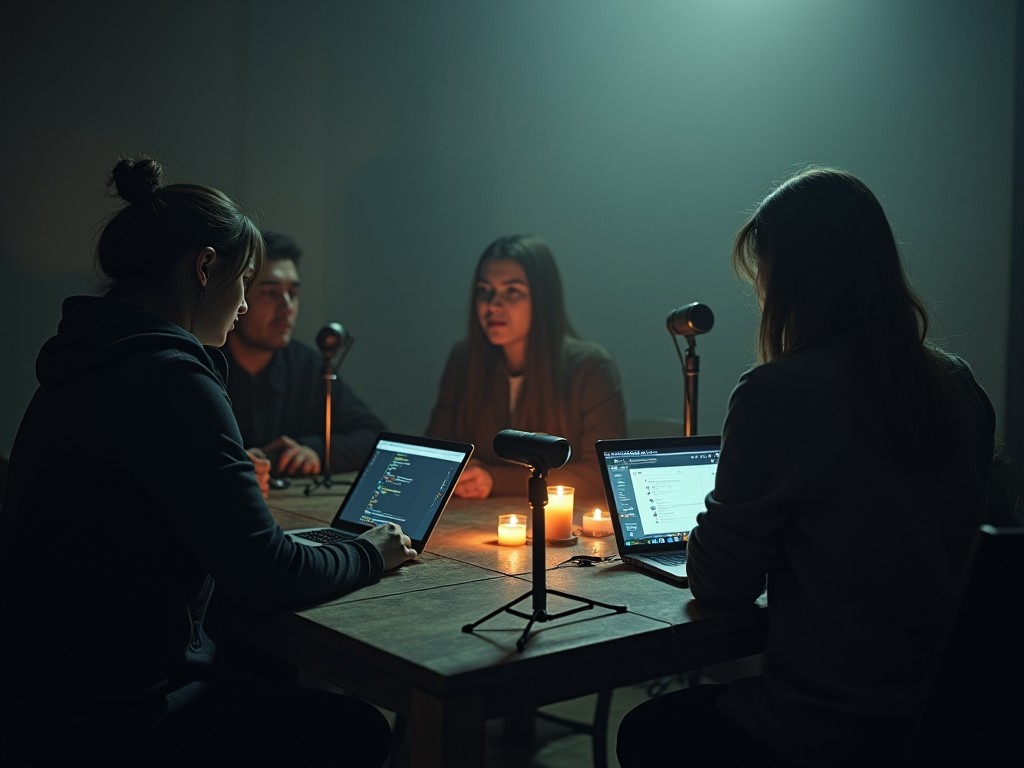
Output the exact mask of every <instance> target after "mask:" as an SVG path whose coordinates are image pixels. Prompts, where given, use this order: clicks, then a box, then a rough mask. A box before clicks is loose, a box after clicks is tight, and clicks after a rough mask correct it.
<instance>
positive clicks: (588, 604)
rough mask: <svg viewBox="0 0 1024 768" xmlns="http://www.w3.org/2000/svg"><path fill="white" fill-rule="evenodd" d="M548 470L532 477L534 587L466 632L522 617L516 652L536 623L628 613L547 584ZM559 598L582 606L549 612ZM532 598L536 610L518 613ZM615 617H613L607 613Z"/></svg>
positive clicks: (536, 470) (537, 471)
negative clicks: (551, 599) (497, 619)
mask: <svg viewBox="0 0 1024 768" xmlns="http://www.w3.org/2000/svg"><path fill="white" fill-rule="evenodd" d="M546 474H547V470H546V469H545V468H544V467H540V466H537V467H534V468H533V475H532V476H531V477H530V487H529V494H530V508H531V509H532V510H533V586H532V588H531V589H530V591H529V592H527V593H526V594H525V595H523V596H522V597H519V598H516V599H515V600H513V601H512V602H510V603H507V604H506V605H503V606H501V607H500V608H497V609H496V610H493V611H491V612H490V613H489V614H487V615H486V616H484V617H483V618H482V619H477V620H476V621H474V622H473V623H472V624H466V625H465V626H464V627H463V628H462V631H463V632H472V631H473V630H474V629H476V628H477V627H478V626H480V625H481V624H483V623H484V622H485V621H487V620H488V619H490V618H492V617H494V616H497V615H498V614H499V613H502V612H504V613H511V614H512V615H514V616H519V617H521V618H524V619H529V621H528V622H527V624H526V628H525V629H524V630H523V634H522V635H520V636H519V639H518V640H517V641H516V650H517V651H522V650H523V648H525V647H526V641H527V639H529V635H530V630H531V629H532V628H533V625H534V624H535V623H536V622H545V621H554V620H555V619H560V618H562V617H563V616H571V615H572V614H574V613H579V612H580V611H588V610H590V609H591V608H594V607H595V606H600V607H601V608H608V609H609V610H612V611H614V612H615V613H624V612H625V611H626V609H627V608H626V606H625V605H609V604H608V603H601V602H598V601H597V600H588V599H587V598H583V597H577V596H576V595H570V594H568V593H566V592H559V591H558V590H556V589H548V588H547V586H546V585H545V580H544V574H545V569H544V564H545V563H544V506H545V505H546V504H547V503H548V489H547V480H546V479H545V476H546ZM548 595H558V596H559V597H565V598H568V599H569V600H575V601H577V602H579V603H582V605H580V606H577V607H576V608H570V609H568V610H565V611H561V612H559V613H548V610H547V596H548ZM528 597H532V598H533V611H532V613H525V612H523V611H519V610H516V609H515V608H514V607H513V606H516V605H518V604H519V603H521V602H522V601H523V600H525V599H526V598H528ZM606 615H611V614H606Z"/></svg>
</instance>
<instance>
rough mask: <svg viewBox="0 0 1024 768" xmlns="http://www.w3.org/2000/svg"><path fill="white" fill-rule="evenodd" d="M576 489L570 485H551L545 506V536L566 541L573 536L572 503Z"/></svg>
mask: <svg viewBox="0 0 1024 768" xmlns="http://www.w3.org/2000/svg"><path fill="white" fill-rule="evenodd" d="M575 495H576V489H575V488H573V487H572V486H570V485H549V486H548V505H547V506H546V507H545V508H544V538H546V539H548V540H549V541H564V540H565V539H569V538H572V505H573V501H574V500H575Z"/></svg>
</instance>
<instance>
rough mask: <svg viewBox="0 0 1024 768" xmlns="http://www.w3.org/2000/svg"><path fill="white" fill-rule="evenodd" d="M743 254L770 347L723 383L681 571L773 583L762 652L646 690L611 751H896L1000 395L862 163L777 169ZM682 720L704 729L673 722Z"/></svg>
mask: <svg viewBox="0 0 1024 768" xmlns="http://www.w3.org/2000/svg"><path fill="white" fill-rule="evenodd" d="M733 265H734V267H735V268H736V271H737V272H738V274H740V275H741V276H743V277H745V278H746V279H748V280H749V281H750V282H751V283H752V285H753V288H754V293H755V295H756V297H757V299H758V302H759V303H760V305H761V309H762V314H761V325H760V333H759V352H760V355H759V356H760V359H761V361H762V364H760V365H758V366H756V367H755V368H753V369H752V370H750V371H748V372H747V373H745V374H744V375H743V376H742V377H741V378H740V380H739V383H738V384H737V385H736V388H735V389H734V390H733V393H732V396H731V398H730V401H729V407H728V411H727V414H726V418H725V425H724V427H723V433H722V452H721V457H720V461H719V465H718V471H717V475H716V478H715V487H714V490H713V491H712V492H711V493H710V494H709V495H708V497H707V511H706V512H702V513H701V514H700V515H698V517H697V523H698V524H697V526H696V527H695V528H694V529H693V530H692V531H691V532H690V539H689V543H688V552H689V555H688V560H687V576H688V578H689V586H690V590H691V591H692V593H693V597H694V598H695V599H696V600H697V601H699V602H700V603H703V604H704V605H707V606H710V607H713V608H719V609H726V610H744V609H749V608H750V607H751V606H752V605H753V603H754V601H756V600H757V599H758V598H759V597H760V596H761V595H762V594H763V593H764V592H765V591H766V590H767V598H768V611H769V615H770V627H769V632H768V643H767V649H766V652H765V654H764V656H763V669H762V672H761V674H760V675H757V676H753V677H744V678H741V679H738V680H735V681H733V682H731V683H726V684H720V685H700V686H696V687H693V688H687V689H683V690H681V691H677V692H673V693H670V694H667V695H665V696H662V697H659V698H655V699H652V700H650V701H647V702H644V703H643V704H641V705H640V706H638V707H636V708H635V709H633V710H632V711H631V712H629V713H628V714H627V715H626V717H625V718H624V719H623V720H622V722H621V725H620V728H619V731H618V741H617V747H616V751H617V753H618V756H619V763H620V765H622V766H623V767H624V768H630V767H631V766H651V765H667V764H669V760H670V759H671V758H675V759H676V760H678V761H680V762H682V763H684V764H686V765H688V766H708V765H759V766H777V765H801V766H866V765H867V766H880V765H894V764H898V763H899V760H900V757H901V752H902V749H903V746H904V741H905V738H906V736H907V735H908V734H909V732H910V729H911V725H912V723H913V720H914V717H915V715H916V714H917V713H918V712H919V711H921V709H922V706H923V701H924V697H925V696H926V691H927V689H928V679H929V673H930V671H931V669H932V665H933V664H934V662H935V659H936V658H937V654H938V651H939V643H940V640H941V637H942V634H943V628H944V627H945V625H946V624H947V622H948V620H949V616H950V612H951V609H952V605H953V600H954V595H955V593H956V590H957V588H958V587H959V584H960V574H961V573H962V572H963V570H964V567H965V565H966V562H967V556H968V551H969V548H970V545H971V543H972V541H973V538H974V535H975V532H976V531H977V528H978V526H979V525H980V524H981V523H983V522H986V516H987V515H988V514H989V509H990V504H989V499H988V498H987V488H988V482H989V481H988V477H989V468H990V465H991V463H992V458H993V451H994V446H995V413H994V410H993V408H992V404H991V402H990V401H989V398H988V395H987V394H986V393H985V391H984V389H982V387H981V386H980V385H979V384H978V382H977V381H976V380H975V378H974V375H973V373H972V371H971V368H970V367H969V366H968V364H967V363H966V362H965V361H963V360H961V359H960V358H958V357H956V356H954V355H950V354H947V353H945V352H942V351H941V350H939V349H938V348H936V347H935V346H934V345H933V344H931V343H930V342H928V341H927V331H928V314H927V310H926V308H925V306H924V304H923V303H922V302H921V300H920V299H919V298H918V297H917V296H916V295H915V294H914V292H913V291H912V289H911V287H910V284H909V281H908V280H907V278H906V276H905V274H904V270H903V266H902V263H901V259H900V255H899V250H898V248H897V245H896V240H895V237H894V236H893V232H892V229H891V227H890V225H889V222H888V219H887V217H886V215H885V213H884V211H883V209H882V206H881V204H880V203H879V201H878V199H877V198H876V197H875V195H874V194H873V193H872V192H871V191H870V190H869V189H868V187H867V186H866V185H865V184H864V183H863V182H862V181H860V180H859V179H857V178H856V177H854V176H852V175H851V174H849V173H847V172H844V171H841V170H837V169H833V168H809V169H806V170H804V171H801V172H800V173H798V174H796V175H795V176H793V177H792V178H790V179H789V180H787V181H786V182H784V183H783V184H782V185H781V186H780V187H779V188H778V189H776V190H775V191H774V192H773V193H772V194H770V195H769V196H768V197H767V198H766V199H765V200H764V201H763V202H762V203H761V204H760V205H759V206H758V208H757V211H756V213H755V214H754V215H753V216H752V217H751V218H750V219H749V220H748V221H747V222H746V224H745V225H744V226H743V227H742V228H741V230H740V232H739V233H738V235H737V237H736V241H735V245H734V248H733ZM679 727H683V728H685V729H686V730H687V731H689V732H692V733H694V734H699V736H698V737H697V738H692V739H689V740H688V741H687V743H686V744H685V745H680V744H679V743H678V742H677V741H673V740H672V739H669V738H662V736H663V735H666V734H668V733H670V732H671V730H672V729H673V728H679Z"/></svg>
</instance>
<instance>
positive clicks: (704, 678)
mask: <svg viewBox="0 0 1024 768" xmlns="http://www.w3.org/2000/svg"><path fill="white" fill-rule="evenodd" d="M759 665H760V660H759V657H749V658H747V659H738V660H736V661H734V662H729V663H727V664H721V665H718V666H717V667H709V668H707V669H704V670H700V672H699V673H697V674H691V675H680V676H677V677H672V678H664V679H661V680H650V681H648V682H646V683H642V684H639V685H634V686H628V687H625V688H618V689H616V690H615V692H614V693H613V694H612V700H611V712H610V714H609V716H608V744H607V747H606V753H605V754H606V756H607V765H608V768H619V762H618V760H616V759H615V734H616V732H617V730H618V724H619V721H620V720H621V719H622V717H623V716H624V715H625V714H626V713H627V712H628V711H629V710H631V709H632V708H633V707H635V706H636V705H637V704H639V703H641V702H642V701H644V700H646V699H647V698H649V697H650V696H652V695H657V694H659V693H665V692H668V691H672V690H678V689H680V688H682V687H685V686H686V685H690V684H695V683H696V682H727V681H728V680H731V679H734V678H736V677H741V676H745V675H752V674H757V672H758V669H759ZM596 699H597V696H596V695H593V696H584V697H582V698H579V699H572V700H570V701H564V702H559V703H557V704H552V705H549V706H546V707H544V708H543V711H547V712H551V713H553V714H555V715H558V716H561V717H564V718H568V719H572V720H577V721H582V722H585V723H590V722H592V721H593V716H594V705H595V702H596ZM486 749H487V760H486V763H485V765H484V766H482V767H481V768H589V767H590V766H593V765H594V757H593V750H592V744H591V738H590V736H589V735H588V734H582V733H576V732H573V731H572V730H570V729H568V728H566V727H564V726H561V725H558V724H555V723H551V722H549V721H546V720H544V719H542V718H537V719H536V720H535V721H534V724H533V738H532V739H529V738H524V737H522V735H521V734H520V735H519V736H518V737H510V736H509V735H508V729H507V724H506V722H505V721H504V720H503V719H496V720H491V721H488V723H487V746H486ZM400 764H401V761H400V760H399V761H397V763H396V765H400Z"/></svg>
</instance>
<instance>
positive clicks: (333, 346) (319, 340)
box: [316, 323, 355, 358]
mask: <svg viewBox="0 0 1024 768" xmlns="http://www.w3.org/2000/svg"><path fill="white" fill-rule="evenodd" d="M354 341H355V339H353V338H352V334H350V333H349V332H348V331H346V330H345V327H344V326H343V325H342V324H341V323H328V324H327V325H325V326H324V327H323V328H321V329H320V330H319V331H317V334H316V345H317V346H318V347H319V348H320V352H321V354H323V356H324V357H327V358H331V357H334V355H335V354H337V352H338V351H339V350H342V349H348V348H349V347H351V346H352V342H354Z"/></svg>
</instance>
